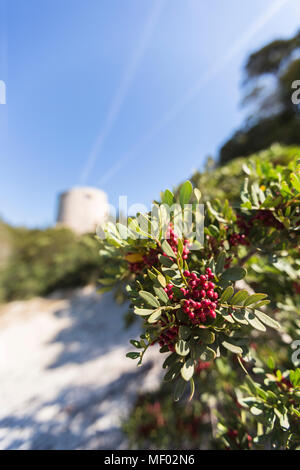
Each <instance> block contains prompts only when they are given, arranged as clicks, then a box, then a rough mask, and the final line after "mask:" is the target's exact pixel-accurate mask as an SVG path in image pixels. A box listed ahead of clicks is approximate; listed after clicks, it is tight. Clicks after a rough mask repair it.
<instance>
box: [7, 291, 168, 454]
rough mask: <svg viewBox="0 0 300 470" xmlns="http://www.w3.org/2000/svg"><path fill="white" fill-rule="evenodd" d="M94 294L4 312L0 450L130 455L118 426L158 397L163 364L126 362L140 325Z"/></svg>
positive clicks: (154, 357) (152, 359)
mask: <svg viewBox="0 0 300 470" xmlns="http://www.w3.org/2000/svg"><path fill="white" fill-rule="evenodd" d="M124 311H126V306H122V307H120V306H118V305H116V304H115V302H114V300H113V298H112V295H111V294H104V295H102V296H99V295H98V294H97V293H96V292H95V290H94V289H93V288H91V287H86V288H83V289H77V290H75V291H72V292H69V293H65V294H64V295H56V296H55V295H54V296H50V297H48V298H36V299H33V300H29V301H17V302H11V303H9V304H7V305H5V306H3V307H2V308H1V310H0V377H1V387H0V449H118V448H126V440H125V438H124V436H123V434H122V431H121V421H122V419H124V417H125V416H126V415H127V413H128V412H129V410H130V407H131V406H132V404H133V402H134V400H135V397H136V395H137V394H138V393H139V392H141V391H144V390H149V389H154V388H156V387H157V386H158V384H159V381H160V378H161V358H160V357H159V355H158V352H157V349H156V348H155V347H153V348H150V351H149V354H148V355H147V356H148V359H146V361H145V365H144V366H143V367H139V368H138V367H137V366H136V361H133V360H131V359H128V358H126V357H125V354H126V352H128V350H132V349H133V347H132V346H131V345H129V339H131V338H136V337H137V336H138V333H139V325H138V324H137V323H135V324H134V325H133V326H132V327H131V328H130V329H127V330H126V329H124V323H123V313H124Z"/></svg>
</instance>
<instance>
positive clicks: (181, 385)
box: [174, 377, 186, 401]
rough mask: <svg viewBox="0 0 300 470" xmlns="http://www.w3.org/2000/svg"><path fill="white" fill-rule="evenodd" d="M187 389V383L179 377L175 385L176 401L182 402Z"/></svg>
mask: <svg viewBox="0 0 300 470" xmlns="http://www.w3.org/2000/svg"><path fill="white" fill-rule="evenodd" d="M185 387H186V381H185V380H182V378H181V377H179V378H178V380H177V382H176V385H175V390H174V401H178V400H180V398H181V397H182V395H183V393H184V390H185Z"/></svg>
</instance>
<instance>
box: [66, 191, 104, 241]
mask: <svg viewBox="0 0 300 470" xmlns="http://www.w3.org/2000/svg"><path fill="white" fill-rule="evenodd" d="M107 204H108V200H107V196H106V194H105V193H104V192H103V191H101V190H100V189H96V188H90V187H76V188H72V189H70V190H69V191H66V192H64V193H62V194H60V196H59V206H58V215H57V224H58V225H63V226H65V227H68V228H70V229H71V230H73V231H74V232H75V233H77V234H83V233H87V232H95V230H96V227H97V225H99V224H100V223H102V222H104V221H105V220H106V218H107V214H108V206H107Z"/></svg>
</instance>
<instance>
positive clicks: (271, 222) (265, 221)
mask: <svg viewBox="0 0 300 470" xmlns="http://www.w3.org/2000/svg"><path fill="white" fill-rule="evenodd" d="M251 220H252V222H254V221H255V220H259V221H260V222H261V223H262V225H264V226H265V227H274V228H276V229H278V230H282V229H283V228H284V226H283V224H282V223H281V222H279V220H277V219H276V217H274V215H273V214H272V212H271V211H268V210H260V211H258V212H257V213H256V214H255V216H253V217H252V219H251Z"/></svg>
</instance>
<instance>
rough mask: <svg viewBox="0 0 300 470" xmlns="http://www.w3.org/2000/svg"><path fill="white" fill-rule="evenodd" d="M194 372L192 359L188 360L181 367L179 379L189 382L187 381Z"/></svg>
mask: <svg viewBox="0 0 300 470" xmlns="http://www.w3.org/2000/svg"><path fill="white" fill-rule="evenodd" d="M194 371H195V366H194V359H191V358H190V359H188V360H187V361H186V362H185V363H184V365H183V367H182V368H181V370H180V373H181V377H182V378H183V379H184V380H185V381H186V382H189V380H191V378H192V377H193V375H194Z"/></svg>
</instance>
